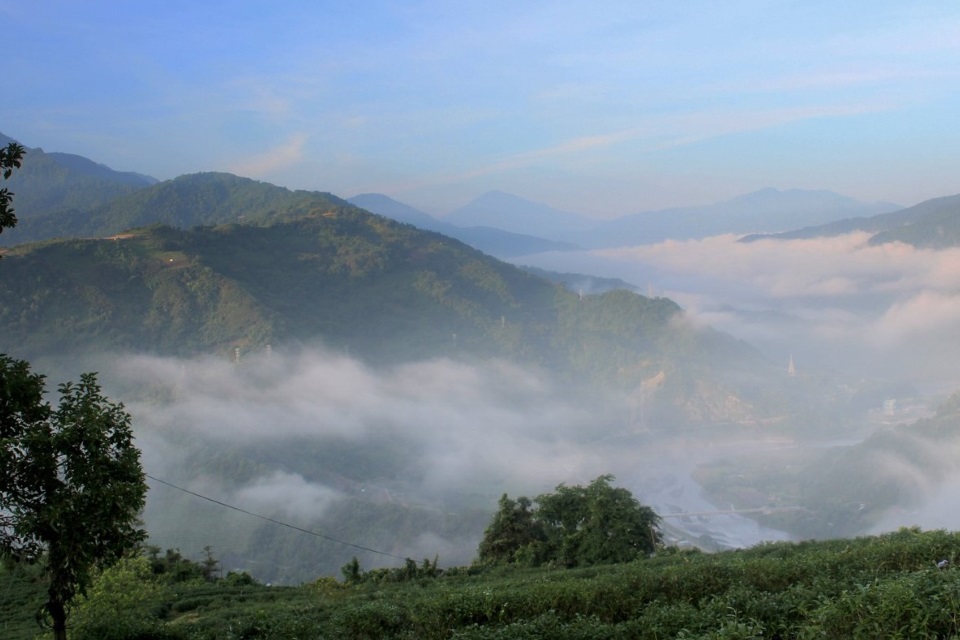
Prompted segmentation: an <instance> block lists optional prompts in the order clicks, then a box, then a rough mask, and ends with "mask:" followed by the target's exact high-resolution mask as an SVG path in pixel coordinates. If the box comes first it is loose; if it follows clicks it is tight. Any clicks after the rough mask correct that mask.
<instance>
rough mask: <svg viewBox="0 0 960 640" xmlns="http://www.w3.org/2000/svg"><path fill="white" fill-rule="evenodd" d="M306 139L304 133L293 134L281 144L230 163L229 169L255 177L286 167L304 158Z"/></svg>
mask: <svg viewBox="0 0 960 640" xmlns="http://www.w3.org/2000/svg"><path fill="white" fill-rule="evenodd" d="M307 140H308V136H307V135H306V134H304V133H297V134H294V135H292V136H290V138H289V139H287V141H286V142H284V143H283V144H281V145H278V146H276V147H273V148H272V149H269V150H268V151H265V152H263V153H259V154H255V155H252V156H250V157H248V158H244V159H243V160H239V161H237V162H235V163H233V164H231V165H230V167H229V170H230V171H231V172H232V173H236V174H238V175H242V176H248V177H254V178H256V177H263V176H265V175H268V174H271V173H274V172H277V171H280V170H282V169H287V168H289V167H292V166H293V165H296V164H297V163H299V162H301V161H302V160H303V159H304V145H305V144H306V142H307Z"/></svg>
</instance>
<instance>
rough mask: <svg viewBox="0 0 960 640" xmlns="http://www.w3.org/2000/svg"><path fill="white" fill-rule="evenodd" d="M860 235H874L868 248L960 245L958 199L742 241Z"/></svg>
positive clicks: (753, 237)
mask: <svg viewBox="0 0 960 640" xmlns="http://www.w3.org/2000/svg"><path fill="white" fill-rule="evenodd" d="M855 231H863V232H866V233H870V234H873V235H872V237H871V238H870V243H871V244H883V243H887V242H903V243H906V244H911V245H914V246H916V247H921V248H927V249H943V248H946V247H955V246H958V245H960V195H955V196H945V197H942V198H934V199H932V200H926V201H924V202H921V203H920V204H917V205H914V206H912V207H908V208H906V209H900V210H898V211H894V212H891V213H886V214H881V215H876V216H870V217H858V218H846V219H843V220H838V221H836V222H831V223H829V224H822V225H817V226H810V227H804V228H801V229H795V230H793V231H787V232H784V233H774V234H754V235H748V236H746V237H744V238H742V239H741V241H742V242H754V241H756V240H760V239H775V240H800V239H811V238H823V237H831V236H838V235H842V234H845V233H853V232H855Z"/></svg>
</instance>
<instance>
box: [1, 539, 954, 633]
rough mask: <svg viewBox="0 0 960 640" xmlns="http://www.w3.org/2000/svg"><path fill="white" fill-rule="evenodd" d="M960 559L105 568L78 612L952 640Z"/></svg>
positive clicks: (32, 592) (12, 624)
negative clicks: (308, 569) (321, 572)
mask: <svg viewBox="0 0 960 640" xmlns="http://www.w3.org/2000/svg"><path fill="white" fill-rule="evenodd" d="M958 547H960V536H958V534H950V533H946V532H943V531H931V532H921V531H919V530H912V529H903V530H900V531H899V532H896V533H892V534H887V535H883V536H879V537H870V538H857V539H850V540H833V541H829V542H805V543H799V544H795V543H778V544H765V545H760V546H757V547H754V548H752V549H747V550H742V551H736V552H725V553H719V554H713V555H708V554H703V553H696V552H677V551H676V550H671V549H665V550H663V551H661V553H659V554H658V555H657V556H655V557H652V558H648V559H643V560H639V561H636V562H632V563H628V564H618V565H606V566H596V567H590V568H585V569H572V570H565V569H511V568H500V569H495V570H487V571H478V570H476V569H468V568H465V567H464V568H459V569H451V570H448V571H446V572H437V571H436V569H435V568H434V567H432V566H431V563H430V562H429V561H424V562H423V563H422V564H421V563H417V562H414V561H413V560H411V561H409V562H408V564H407V566H405V567H402V568H399V569H395V570H388V571H380V570H374V571H367V572H363V573H362V574H361V576H360V578H361V580H360V582H359V583H353V584H345V583H342V582H337V581H335V580H333V579H332V578H324V579H319V580H317V581H315V582H309V583H306V584H303V585H302V586H299V587H268V586H263V585H261V584H255V583H253V584H252V583H250V581H249V580H248V579H247V578H246V576H243V575H231V576H226V577H224V578H222V579H219V580H214V581H212V582H208V581H205V580H203V579H202V577H200V575H199V574H200V573H201V572H202V569H200V570H196V571H192V572H191V571H189V570H186V568H184V569H183V570H178V571H176V572H171V571H169V570H166V571H164V570H163V569H164V563H163V562H162V560H163V557H162V556H161V557H160V558H159V559H158V558H157V557H156V556H154V557H153V559H149V558H141V559H138V560H130V561H126V562H124V563H122V564H121V565H119V566H117V567H115V568H113V569H110V570H108V571H107V573H105V574H104V575H103V577H102V578H101V579H100V580H99V581H98V582H97V583H96V584H95V585H94V588H93V589H92V590H91V597H90V598H89V599H87V600H85V601H83V602H81V604H80V606H79V607H78V609H77V611H76V612H75V614H74V618H73V626H72V628H71V634H72V636H71V637H73V638H75V639H76V640H92V639H96V640H109V639H121V638H164V639H167V640H200V639H203V640H220V639H223V640H226V639H228V638H229V639H232V638H283V639H284V640H297V639H299V638H303V639H307V638H310V639H313V638H358V639H359V638H383V639H390V638H396V639H412V638H418V639H432V638H436V639H438V640H439V639H446V638H455V639H460V640H467V639H470V640H480V639H491V640H492V639H494V638H496V639H500V640H512V639H515V638H516V639H521V638H522V639H527V640H530V639H541V638H542V639H550V640H555V639H557V638H569V639H583V640H586V639H592V638H597V639H599V638H603V639H608V638H614V639H615V638H623V639H627V638H631V639H640V640H660V639H662V638H687V639H691V640H692V639H702V640H719V639H721V638H728V639H729V638H740V639H760V638H904V639H907V638H909V639H911V640H923V639H935V638H936V639H939V638H954V637H957V635H958V634H960V622H958V612H960V570H958V569H957V564H956V563H957V561H958V560H960V557H958V554H957V549H958ZM174 557H176V556H174ZM158 560H159V562H158ZM177 566H179V565H177ZM158 571H162V572H160V573H158ZM0 584H5V585H6V589H7V591H8V592H9V593H11V594H15V595H16V597H17V599H18V601H19V602H23V603H29V602H30V600H31V596H32V598H33V599H34V600H36V599H37V597H38V595H39V594H37V593H36V586H35V585H31V583H30V576H29V574H23V573H20V574H18V573H17V569H16V568H12V569H11V568H8V569H5V570H3V572H2V573H0ZM21 606H22V605H21ZM30 617H31V616H30V612H29V607H26V606H22V608H12V609H7V610H0V630H4V632H5V635H4V637H5V638H8V639H9V640H29V639H31V638H33V637H34V634H35V633H36V629H37V628H36V626H35V624H34V623H32V620H30V619H29V618H30Z"/></svg>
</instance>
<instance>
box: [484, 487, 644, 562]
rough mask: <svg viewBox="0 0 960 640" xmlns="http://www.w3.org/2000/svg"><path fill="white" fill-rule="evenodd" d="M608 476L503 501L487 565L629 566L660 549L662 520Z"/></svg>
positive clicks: (489, 533)
mask: <svg viewBox="0 0 960 640" xmlns="http://www.w3.org/2000/svg"><path fill="white" fill-rule="evenodd" d="M612 481H613V476H611V475H603V476H600V477H599V478H597V479H595V480H594V481H593V482H591V483H590V484H589V485H587V486H586V487H581V486H573V487H568V486H566V485H564V484H561V485H559V486H558V487H557V488H556V490H555V492H554V493H545V494H542V495H539V496H537V498H536V499H535V500H534V501H533V503H535V504H536V506H535V507H534V508H533V509H530V505H531V504H533V503H531V501H530V499H529V498H525V497H521V498H519V499H517V500H516V501H514V500H511V499H510V498H508V497H507V495H506V494H504V496H503V497H502V498H500V505H499V506H500V508H499V510H498V511H497V513H496V514H494V517H493V520H492V521H491V523H490V526H489V527H487V530H486V532H485V533H484V537H483V540H482V541H481V542H480V547H479V549H478V560H479V562H480V563H481V564H512V563H516V564H529V565H541V564H545V563H555V564H558V565H562V566H567V567H575V566H584V565H592V564H609V563H615V562H629V561H631V560H636V559H637V558H640V557H643V556H646V555H648V554H650V553H652V552H653V551H655V550H656V546H657V545H658V544H659V543H660V542H661V540H662V538H661V535H660V531H659V529H658V526H659V523H660V517H659V516H658V515H657V514H656V513H655V512H654V511H653V509H651V508H650V507H647V506H644V505H642V504H640V503H639V502H638V501H637V500H636V498H634V497H633V495H632V494H631V493H630V492H629V491H628V490H626V489H623V488H621V487H613V486H611V484H610V483H611V482H612Z"/></svg>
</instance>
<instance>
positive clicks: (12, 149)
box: [0, 142, 26, 233]
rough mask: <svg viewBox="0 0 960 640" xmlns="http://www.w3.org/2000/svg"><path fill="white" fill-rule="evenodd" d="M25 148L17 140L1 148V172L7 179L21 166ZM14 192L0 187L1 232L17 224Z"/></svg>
mask: <svg viewBox="0 0 960 640" xmlns="http://www.w3.org/2000/svg"><path fill="white" fill-rule="evenodd" d="M24 153H26V151H24V148H23V147H22V146H21V145H19V144H17V143H16V142H11V143H10V144H8V145H7V146H5V147H3V148H2V149H0V172H2V173H3V179H4V180H6V179H7V178H9V177H10V176H11V175H12V174H13V170H14V169H19V168H20V162H21V161H22V160H23V154H24ZM12 202H13V194H12V193H11V192H10V190H8V189H7V188H6V187H3V188H2V189H0V233H3V230H4V229H6V228H7V227H15V226H17V217H16V216H15V215H13V205H12V204H11V203H12Z"/></svg>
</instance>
